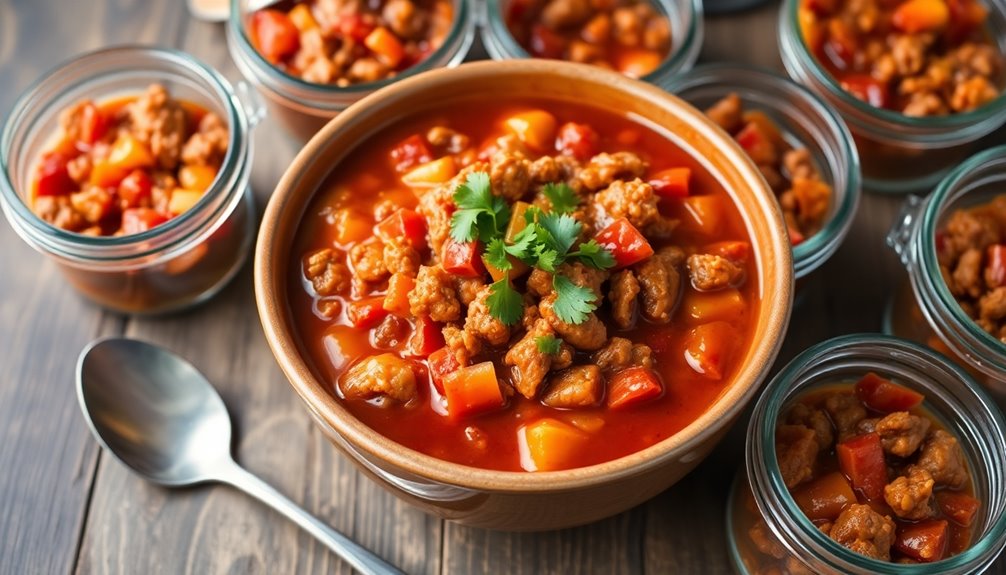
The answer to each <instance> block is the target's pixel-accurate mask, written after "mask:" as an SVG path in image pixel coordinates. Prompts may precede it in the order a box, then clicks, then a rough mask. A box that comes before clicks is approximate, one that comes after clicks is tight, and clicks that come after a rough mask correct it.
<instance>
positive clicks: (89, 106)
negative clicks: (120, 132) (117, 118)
mask: <svg viewBox="0 0 1006 575" xmlns="http://www.w3.org/2000/svg"><path fill="white" fill-rule="evenodd" d="M80 113H81V117H80V141H81V142H83V143H85V144H87V145H88V146H92V145H94V143H95V142H97V141H98V140H100V139H101V137H102V136H104V135H105V132H106V131H108V120H107V119H106V118H105V115H104V114H103V113H102V112H101V109H100V108H98V106H95V105H94V103H92V102H88V103H86V104H84V107H83V108H82V109H81V112H80Z"/></svg>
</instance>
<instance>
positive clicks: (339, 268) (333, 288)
mask: <svg viewBox="0 0 1006 575" xmlns="http://www.w3.org/2000/svg"><path fill="white" fill-rule="evenodd" d="M304 277H306V278H307V280H308V281H309V282H311V287H313V288H314V292H315V293H316V294H318V295H320V296H327V295H334V294H337V293H343V292H345V291H346V290H348V289H349V286H350V285H351V283H352V282H351V279H352V275H351V274H350V273H349V268H348V267H346V262H345V255H344V254H343V253H342V252H341V251H340V250H336V249H332V248H324V249H321V250H318V251H316V252H312V253H310V254H308V256H307V257H306V258H304Z"/></svg>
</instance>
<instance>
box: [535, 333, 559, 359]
mask: <svg viewBox="0 0 1006 575" xmlns="http://www.w3.org/2000/svg"><path fill="white" fill-rule="evenodd" d="M534 344H535V346H537V347H538V351H540V352H541V353H544V354H546V355H556V354H557V353H559V351H560V350H561V349H562V340H561V339H559V338H557V337H555V336H554V335H539V336H538V337H536V338H534Z"/></svg>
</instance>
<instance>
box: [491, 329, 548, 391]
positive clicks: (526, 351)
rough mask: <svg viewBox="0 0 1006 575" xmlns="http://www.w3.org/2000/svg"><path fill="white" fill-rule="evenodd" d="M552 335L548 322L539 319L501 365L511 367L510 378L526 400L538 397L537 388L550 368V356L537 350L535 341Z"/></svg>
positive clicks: (511, 349)
mask: <svg viewBox="0 0 1006 575" xmlns="http://www.w3.org/2000/svg"><path fill="white" fill-rule="evenodd" d="M552 334H553V332H552V328H551V327H550V326H549V324H548V322H547V321H545V320H543V319H539V320H537V321H536V322H535V323H534V325H533V326H532V328H531V329H530V330H528V331H527V333H525V334H524V337H522V338H521V339H520V341H518V342H517V343H515V344H514V345H513V347H511V348H510V351H508V352H507V354H506V357H504V358H503V363H505V364H506V365H509V366H511V367H512V368H513V369H512V370H511V374H512V377H511V378H510V381H511V383H513V386H514V388H515V389H516V390H517V392H518V393H520V394H521V395H523V396H524V397H526V398H528V399H533V398H534V397H535V396H536V395H538V388H539V387H540V386H541V383H542V382H543V381H545V376H546V375H548V371H549V370H550V369H551V368H552V355H551V354H548V353H542V351H541V350H539V349H538V342H537V339H538V338H539V337H548V336H551V335H552Z"/></svg>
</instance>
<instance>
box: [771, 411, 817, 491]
mask: <svg viewBox="0 0 1006 575" xmlns="http://www.w3.org/2000/svg"><path fill="white" fill-rule="evenodd" d="M817 451H818V447H817V435H816V434H815V433H814V430H813V429H810V428H809V427H805V426H803V425H780V426H778V427H776V430H775V452H776V457H777V458H778V460H779V473H780V474H781V475H782V479H783V481H784V482H785V483H786V487H789V488H790V489H792V488H793V487H795V486H797V485H799V484H801V483H803V482H804V481H807V480H808V479H810V478H811V476H812V475H813V473H814V460H815V459H816V458H817Z"/></svg>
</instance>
